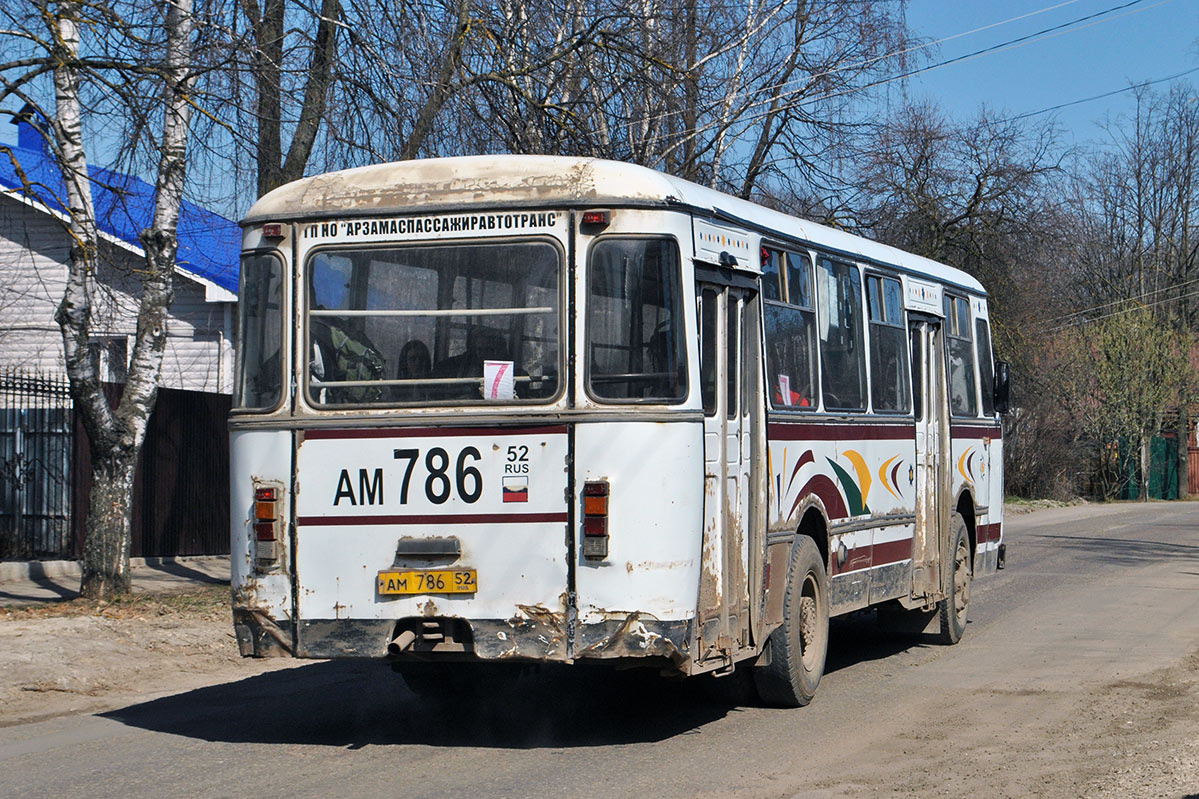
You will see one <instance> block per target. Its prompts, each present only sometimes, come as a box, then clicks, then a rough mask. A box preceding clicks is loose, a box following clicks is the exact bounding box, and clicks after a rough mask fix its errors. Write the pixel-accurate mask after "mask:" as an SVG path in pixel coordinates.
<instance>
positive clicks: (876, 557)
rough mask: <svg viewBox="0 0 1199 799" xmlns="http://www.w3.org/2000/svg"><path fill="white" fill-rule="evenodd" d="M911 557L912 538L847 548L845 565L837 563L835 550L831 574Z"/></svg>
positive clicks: (881, 564)
mask: <svg viewBox="0 0 1199 799" xmlns="http://www.w3.org/2000/svg"><path fill="white" fill-rule="evenodd" d="M911 559H912V539H910V538H901V539H900V540H898V541H885V542H883V543H881V544H874V545H872V546H864V547H856V548H854V549H851V550H849V552H848V553H847V554H846V557H845V565H844V566H840V565H838V563H837V555H836V552H834V553H833V574H834V575H837V574H848V573H849V572H854V571H862V570H863V569H868V568H870V567H871V566H889V565H891V564H892V563H900V562H902V561H905V560H911Z"/></svg>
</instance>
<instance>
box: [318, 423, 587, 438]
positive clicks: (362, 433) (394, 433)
mask: <svg viewBox="0 0 1199 799" xmlns="http://www.w3.org/2000/svg"><path fill="white" fill-rule="evenodd" d="M565 432H566V425H564V424H560V425H550V426H547V427H369V428H363V429H361V430H358V429H347V430H307V431H305V432H304V438H305V439H306V440H307V439H310V438H417V437H419V436H425V437H429V438H438V437H442V436H445V437H457V436H535V435H541V434H543V433H545V434H550V433H565Z"/></svg>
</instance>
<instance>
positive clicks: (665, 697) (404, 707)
mask: <svg viewBox="0 0 1199 799" xmlns="http://www.w3.org/2000/svg"><path fill="white" fill-rule="evenodd" d="M832 642H833V643H832V646H831V647H830V650H829V659H828V668H827V670H828V671H830V672H831V671H837V670H839V669H843V668H847V667H849V666H851V665H853V664H855V663H859V662H863V661H868V660H874V659H877V658H884V657H888V656H890V655H892V654H894V653H896V652H900V651H903V650H904V649H908V648H910V647H912V646H919V645H921V641H920V639H919V638H918V637H915V638H914V637H910V636H909V637H906V638H900V637H895V636H888V635H885V634H883V633H881V632H879V631H878V630H877V628H876V627H875V626H874V621H873V617H872V616H866V617H863V618H862V619H861V620H837V621H835V622H834V629H833V635H832ZM756 701H757V700H756V697H755V696H754V692H753V689H752V678H751V675H750V669H749V668H741V669H738V671H737V672H736V673H735V674H734V675H733V676H731V677H728V678H723V679H713V678H711V677H697V678H692V679H688V680H677V679H669V678H663V677H659V676H658V675H657V673H656V672H653V671H619V672H618V671H614V670H612V669H609V668H604V667H588V666H577V667H558V668H555V667H545V668H542V669H540V670H538V671H536V672H535V673H533V674H527V675H525V676H523V677H522V678H521V679H520V680H519V681H518V682H516V683H515V684H514V685H505V686H504V687H502V688H497V689H496V690H495V691H494V692H492V693H483V694H482V698H476V699H471V698H468V697H459V698H456V699H450V700H440V701H433V700H427V699H422V698H420V697H417V696H415V695H413V694H412V693H411V692H410V691H409V690H408V689H407V687H406V686H405V685H404V682H403V680H402V679H401V678H400V677H399V676H398V675H396V674H394V673H392V671H391V669H390V668H389V667H388V666H387V665H386V664H384V663H380V662H378V661H323V662H316V663H311V664H308V665H304V666H299V667H296V668H292V669H284V670H281V671H276V672H270V673H267V674H262V675H259V676H255V677H249V678H246V679H244V680H239V681H236V682H231V683H225V684H221V685H214V686H210V687H206V688H199V689H196V690H193V691H187V692H185V693H181V694H177V695H175V696H170V697H164V698H162V699H156V700H153V701H149V702H144V703H142V704H138V705H132V706H130V707H126V708H122V709H120V710H115V711H112V712H109V713H105V714H103V715H104V717H105V718H109V719H113V720H116V721H119V722H121V723H123V724H127V725H130V726H132V727H138V728H142V729H147V730H153V731H156V732H165V733H170V734H172V735H182V736H187V737H192V738H199V739H202V740H207V741H223V742H230V743H244V742H254V743H281V744H307V745H317V746H337V747H350V748H357V747H360V746H366V745H372V744H373V745H387V744H423V745H427V746H478V747H492V748H504V749H531V748H562V747H567V748H569V747H590V746H610V745H613V744H617V745H619V744H630V743H645V742H652V741H661V740H666V739H669V738H673V737H675V736H677V735H685V734H689V733H693V732H697V731H698V730H699V728H701V727H703V726H704V725H707V724H709V723H711V722H714V721H717V720H719V719H721V718H724V717H725V716H727V715H729V714H730V713H734V712H737V711H738V709H739V708H741V707H746V706H754V705H755V704H756ZM782 712H787V711H782ZM801 712H802V711H801Z"/></svg>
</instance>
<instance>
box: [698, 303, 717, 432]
mask: <svg viewBox="0 0 1199 799" xmlns="http://www.w3.org/2000/svg"><path fill="white" fill-rule="evenodd" d="M717 297H718V295H717V293H716V292H715V291H714V290H713V289H704V290H703V292H702V293H701V294H700V298H699V387H700V396H701V397H702V398H703V404H704V414H705V415H706V416H711V415H712V414H714V413H716V303H717Z"/></svg>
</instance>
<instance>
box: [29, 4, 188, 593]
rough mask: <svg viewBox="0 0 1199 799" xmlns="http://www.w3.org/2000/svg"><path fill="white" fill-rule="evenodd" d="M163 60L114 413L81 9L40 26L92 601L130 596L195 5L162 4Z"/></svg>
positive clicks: (163, 333)
mask: <svg viewBox="0 0 1199 799" xmlns="http://www.w3.org/2000/svg"><path fill="white" fill-rule="evenodd" d="M164 5H165V8H164V9H163V10H165V14H164V16H165V26H166V58H165V66H166V68H165V70H163V72H162V80H163V84H164V89H165V92H164V94H165V103H164V105H165V119H164V121H163V127H162V139H161V142H160V148H159V162H158V180H157V183H156V185H155V190H156V191H155V198H154V216H153V220H152V222H151V224H150V227H149V228H148V229H147V230H144V231H142V233H141V236H140V238H141V241H142V246H143V247H144V249H145V268H144V269H142V270H138V273H140V277H141V297H140V298H139V302H138V315H137V332H136V334H135V338H134V345H133V353H132V358H131V360H130V365H129V374H128V379H127V381H126V384H125V388H124V390H123V391H122V392H121V400H120V403H119V405H118V406H117V407H116V409H115V410H114V409H113V408H111V407H110V406H109V403H108V400H107V398H106V397H105V395H104V391H103V387H102V386H101V384H100V376H99V364H98V362H97V359H96V358H95V357H93V356H91V354H90V352H89V344H90V342H91V325H92V322H93V319H92V313H93V309H94V305H93V302H92V297H93V293H94V292H95V291H96V290H97V289H96V286H95V272H96V267H97V265H98V255H97V254H98V242H99V233H98V228H97V225H96V214H95V208H94V205H93V203H92V197H91V187H90V184H89V182H88V181H89V177H88V169H87V157H86V150H85V148H84V146H83V102H82V98H81V92H80V74H79V69H78V62H79V52H80V25H79V17H80V14H81V8H80V5H79V4H78V3H63V4H61V5H60V6H59V13H58V14H57V15H56V16H55V17H53V18H47V20H46V22H47V25H48V26H49V28H50V33H51V35H52V39H53V41H54V43H55V44H54V45H53V47H52V48H51V52H52V54H53V55H54V57H55V62H56V64H55V67H54V88H55V108H56V119H55V120H54V122H53V128H54V134H55V144H56V145H57V146H56V154H57V158H58V166H59V169H60V171H61V173H62V177H63V182H64V184H65V186H66V190H67V200H68V208H69V211H70V213H69V214H68V225H69V228H70V233H71V239H72V245H71V252H70V261H69V263H68V267H67V281H66V290H65V291H64V293H63V299H62V302H60V303H59V306H58V311H57V313H56V314H55V320H56V321H57V322H58V325H59V327H60V328H61V329H62V338H63V350H64V355H65V359H66V368H67V376H68V377H69V379H70V383H71V396H72V397H73V398H74V400H75V404H76V408H77V409H78V411H79V413H80V416H81V418H82V421H83V427H84V430H85V431H86V432H87V437H88V443H89V447H90V451H91V456H92V480H93V482H92V490H91V495H90V498H89V503H88V518H87V523H86V525H85V529H86V536H85V539H84V545H83V568H82V570H83V579H82V583H81V585H80V592H81V593H82V594H83V595H84V596H87V597H92V598H96V599H100V598H104V597H108V596H113V595H117V594H122V593H126V592H128V591H129V589H130V575H129V545H130V525H131V512H132V503H133V479H134V471H135V468H136V466H137V457H138V454H139V453H140V451H141V447H142V443H143V442H144V440H145V435H146V427H147V425H148V423H149V420H150V414H152V413H153V412H154V402H155V400H156V399H157V396H158V381H159V376H160V373H161V369H162V359H163V353H164V351H165V349H166V339H167V325H168V321H169V320H168V312H167V309H168V307H169V305H170V302H171V297H172V280H173V276H174V269H175V253H176V250H177V240H176V228H177V226H178V221H179V209H180V205H181V203H182V199H183V184H184V178H185V176H186V167H187V159H186V154H187V128H188V122H189V120H190V117H191V100H190V94H191V85H190V84H191V80H192V78H191V75H190V65H191V44H192V32H193V20H192V3H191V0H171V2H169V3H167V4H164Z"/></svg>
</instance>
